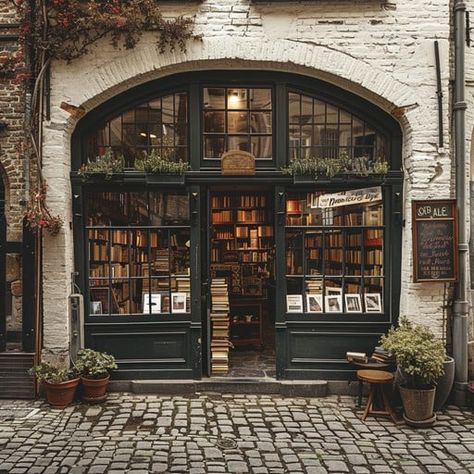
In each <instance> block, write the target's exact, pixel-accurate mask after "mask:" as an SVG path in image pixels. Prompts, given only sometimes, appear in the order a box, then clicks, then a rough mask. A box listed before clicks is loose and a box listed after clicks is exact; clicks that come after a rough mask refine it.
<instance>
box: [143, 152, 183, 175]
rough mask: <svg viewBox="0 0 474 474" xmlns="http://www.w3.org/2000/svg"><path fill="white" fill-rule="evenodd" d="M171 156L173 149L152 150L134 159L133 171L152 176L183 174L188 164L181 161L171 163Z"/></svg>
mask: <svg viewBox="0 0 474 474" xmlns="http://www.w3.org/2000/svg"><path fill="white" fill-rule="evenodd" d="M173 155H174V149H173V148H163V149H162V150H152V151H151V152H150V153H146V154H144V155H142V156H140V157H137V158H136V159H135V169H137V170H139V171H145V172H146V173H153V174H184V173H185V172H186V171H188V169H189V164H188V163H186V162H184V161H182V160H179V161H173V160H172V158H173Z"/></svg>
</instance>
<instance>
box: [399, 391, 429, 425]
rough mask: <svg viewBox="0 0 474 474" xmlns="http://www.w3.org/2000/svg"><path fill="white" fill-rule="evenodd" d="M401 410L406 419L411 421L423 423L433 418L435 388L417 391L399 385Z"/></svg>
mask: <svg viewBox="0 0 474 474" xmlns="http://www.w3.org/2000/svg"><path fill="white" fill-rule="evenodd" d="M399 388H400V395H401V397H402V402H403V409H404V411H405V416H406V418H408V419H410V420H413V421H424V420H428V419H430V418H432V417H433V405H434V397H435V392H436V389H435V388H431V389H426V390H419V389H411V388H406V387H404V386H403V385H400V387H399Z"/></svg>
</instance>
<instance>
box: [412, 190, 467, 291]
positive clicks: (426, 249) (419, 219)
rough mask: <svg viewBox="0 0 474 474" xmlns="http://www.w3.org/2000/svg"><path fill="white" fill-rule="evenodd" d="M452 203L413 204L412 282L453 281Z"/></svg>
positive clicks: (454, 229)
mask: <svg viewBox="0 0 474 474" xmlns="http://www.w3.org/2000/svg"><path fill="white" fill-rule="evenodd" d="M457 257H458V249H457V222H456V201H455V200H453V199H447V200H444V201H413V266H414V280H415V281H416V282H423V281H456V280H457V272H458V259H457Z"/></svg>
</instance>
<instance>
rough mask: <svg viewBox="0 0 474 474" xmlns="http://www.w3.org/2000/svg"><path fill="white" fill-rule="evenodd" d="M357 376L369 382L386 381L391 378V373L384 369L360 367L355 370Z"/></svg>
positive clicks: (389, 380)
mask: <svg viewBox="0 0 474 474" xmlns="http://www.w3.org/2000/svg"><path fill="white" fill-rule="evenodd" d="M357 378H358V379H359V380H362V381H363V382H369V383H387V382H391V381H392V380H393V374H391V373H390V372H386V371H385V370H368V369H361V370H358V371H357Z"/></svg>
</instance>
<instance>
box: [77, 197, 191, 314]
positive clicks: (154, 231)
mask: <svg viewBox="0 0 474 474" xmlns="http://www.w3.org/2000/svg"><path fill="white" fill-rule="evenodd" d="M87 223H88V225H87V229H86V232H87V239H88V282H89V309H90V311H89V314H90V315H91V316H94V315H102V316H103V315H144V314H147V315H151V314H168V313H189V312H190V311H191V308H190V296H191V280H190V227H189V198H188V195H187V194H184V193H183V194H180V193H171V192H170V193H160V192H136V193H132V192H97V193H90V194H89V195H88V222H87Z"/></svg>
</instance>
